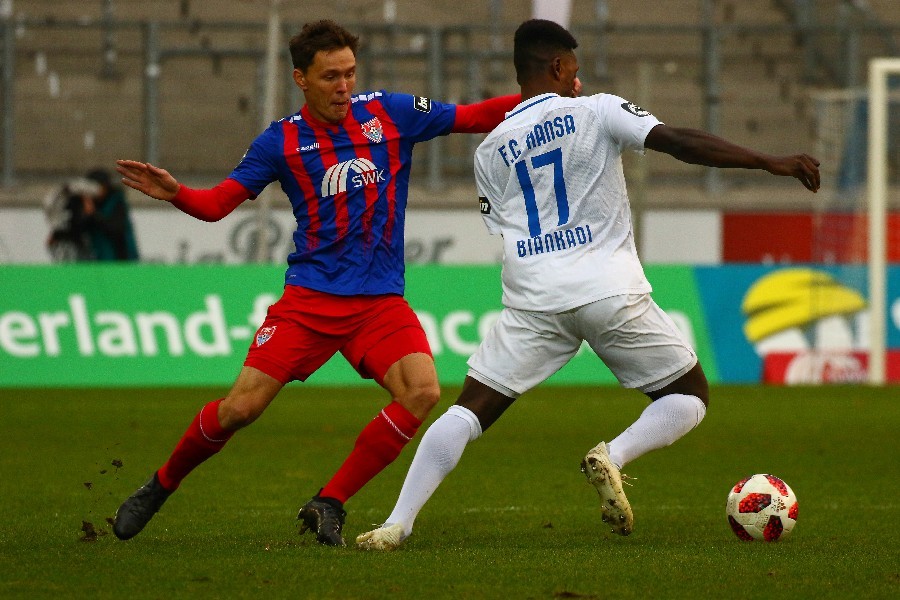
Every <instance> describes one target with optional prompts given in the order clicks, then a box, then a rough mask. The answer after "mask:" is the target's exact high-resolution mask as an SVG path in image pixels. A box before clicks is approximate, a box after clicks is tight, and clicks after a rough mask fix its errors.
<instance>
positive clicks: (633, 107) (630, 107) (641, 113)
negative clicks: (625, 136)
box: [622, 102, 650, 117]
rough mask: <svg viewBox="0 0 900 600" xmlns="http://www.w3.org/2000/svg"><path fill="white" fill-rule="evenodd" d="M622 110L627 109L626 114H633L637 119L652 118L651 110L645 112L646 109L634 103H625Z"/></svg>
mask: <svg viewBox="0 0 900 600" xmlns="http://www.w3.org/2000/svg"><path fill="white" fill-rule="evenodd" d="M622 108H623V109H625V111H626V112H630V113H631V114H633V115H634V116H636V117H649V116H650V111H649V110H645V109H643V108H641V107H640V106H638V105H637V104H635V103H634V102H623V103H622Z"/></svg>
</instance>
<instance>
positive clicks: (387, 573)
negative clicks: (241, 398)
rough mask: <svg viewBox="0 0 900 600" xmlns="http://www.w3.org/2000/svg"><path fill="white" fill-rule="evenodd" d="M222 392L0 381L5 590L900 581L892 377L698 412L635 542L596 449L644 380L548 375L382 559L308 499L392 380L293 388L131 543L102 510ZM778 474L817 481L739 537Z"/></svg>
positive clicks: (557, 594) (728, 586) (650, 470)
mask: <svg viewBox="0 0 900 600" xmlns="http://www.w3.org/2000/svg"><path fill="white" fill-rule="evenodd" d="M456 391H457V390H455V389H453V388H448V389H447V390H445V394H444V398H443V401H442V402H441V404H440V405H439V406H438V407H437V408H436V409H435V411H434V414H433V417H437V416H438V415H440V414H442V413H443V412H444V410H446V408H447V406H448V405H449V404H451V403H452V401H453V399H454V398H455V393H456ZM223 393H224V390H218V389H177V390H104V391H98V390H9V389H7V390H0V411H2V412H0V422H2V434H0V464H2V479H3V484H2V489H3V494H2V499H0V520H2V525H0V598H59V597H75V598H78V597H90V598H129V599H137V598H200V597H204V598H341V599H342V598H389V597H390V598H426V597H427V598H431V599H434V598H680V597H684V598H688V597H690V598H817V599H818V598H841V599H845V598H898V597H900V551H898V548H900V500H898V495H900V483H898V479H900V463H898V459H900V452H898V450H900V441H898V433H900V393H898V391H897V390H896V389H893V388H884V389H872V388H866V387H849V386H848V387H819V388H775V387H771V388H767V387H758V386H748V387H717V388H714V389H713V391H712V406H711V408H710V410H709V413H708V414H707V417H706V420H705V421H704V422H703V423H702V424H701V425H700V427H699V428H697V429H696V430H695V431H693V432H691V433H690V434H689V435H688V436H687V437H685V438H683V439H682V440H680V441H679V442H678V443H676V444H675V445H673V446H672V447H670V448H666V449H663V450H659V451H656V452H654V453H651V454H648V455H646V456H644V457H642V458H640V459H638V460H637V461H635V462H633V463H632V464H630V465H628V466H627V467H626V468H625V472H626V473H628V474H629V475H631V476H633V477H637V481H636V482H635V485H634V487H632V488H628V490H627V491H628V493H629V497H630V499H631V503H632V506H633V508H634V513H635V531H634V533H633V534H632V535H631V536H630V537H627V538H619V537H616V536H613V535H611V534H610V533H608V528H606V527H605V526H604V525H603V523H601V521H600V511H599V507H598V505H597V497H596V493H595V492H594V490H593V488H591V487H590V486H589V485H588V483H587V482H586V480H585V478H584V476H583V475H582V474H581V473H580V472H579V463H580V461H581V459H582V457H583V455H584V454H585V452H586V451H587V450H588V449H590V448H591V447H592V446H593V445H594V444H595V443H596V442H598V441H600V440H608V439H611V438H612V437H613V436H614V435H615V434H617V433H618V432H619V431H621V430H622V429H623V428H624V427H626V426H627V425H628V424H629V423H631V422H632V421H633V420H634V419H635V418H636V417H637V415H638V414H639V413H640V411H641V410H642V408H643V406H644V404H645V403H644V400H643V397H642V396H641V395H640V394H638V393H637V392H633V391H625V390H619V389H615V388H611V387H600V388H593V389H589V388H560V387H543V388H539V389H538V390H535V391H533V392H530V393H528V394H526V395H525V396H523V397H522V398H521V399H520V400H519V401H518V402H517V403H516V405H514V406H513V407H512V408H511V409H510V410H509V411H508V413H507V414H506V415H505V416H504V417H503V418H502V419H501V420H500V421H499V422H498V423H497V424H496V425H495V426H494V427H493V428H492V429H491V430H489V431H488V432H487V433H486V435H485V436H484V437H483V438H481V439H480V440H478V441H477V442H475V443H474V444H472V445H470V446H469V448H468V451H467V452H466V454H465V455H464V456H463V459H462V461H461V463H460V465H459V466H458V467H457V469H456V470H455V471H454V472H453V473H452V474H451V475H450V477H448V479H447V480H446V481H445V482H444V485H443V486H442V487H441V488H440V489H439V490H438V491H437V493H436V494H435V495H434V497H433V498H432V500H431V502H430V503H429V504H427V505H426V506H425V509H424V510H423V511H422V513H421V514H420V516H419V519H418V521H417V523H416V529H415V533H414V534H413V536H412V537H411V538H410V539H409V540H408V542H407V544H406V545H405V546H403V547H402V548H401V549H399V550H398V551H396V552H393V553H386V554H377V553H366V552H362V551H358V550H356V549H355V548H353V547H347V548H325V547H320V546H318V545H316V544H315V542H314V539H313V537H312V536H310V535H306V536H302V537H301V536H299V535H298V534H297V529H296V521H295V516H296V512H297V509H298V508H299V507H300V506H301V505H302V504H303V502H305V500H306V499H307V498H308V497H309V496H310V495H311V494H312V493H314V492H315V491H316V490H318V489H319V487H321V486H322V485H323V484H324V482H325V480H326V479H327V478H328V476H329V475H330V474H331V473H332V472H333V471H334V470H335V469H336V468H337V467H338V465H339V463H340V461H341V460H342V459H343V457H344V456H345V455H346V454H347V452H348V451H349V449H350V447H351V446H352V444H353V440H354V439H355V437H356V434H357V433H358V431H359V430H360V429H361V428H362V427H363V426H364V425H365V423H366V422H367V421H369V420H370V419H371V418H372V417H373V416H374V415H375V414H376V413H377V411H378V410H379V409H380V408H381V406H382V405H383V404H384V403H385V401H386V397H385V395H384V393H383V392H382V391H381V390H379V389H377V388H359V389H339V390H331V389H325V388H314V387H310V386H303V385H296V386H290V387H289V388H288V389H286V390H285V391H284V392H283V393H282V395H281V396H279V398H278V399H277V400H276V401H275V402H274V403H273V405H272V406H271V407H270V409H269V410H268V411H267V413H266V414H265V415H264V416H263V417H262V418H261V419H260V420H259V421H258V422H257V423H255V424H254V425H253V426H251V427H250V428H248V429H246V430H245V431H243V432H241V433H240V434H238V435H237V436H235V438H234V439H233V440H232V441H231V442H230V443H229V445H228V446H227V447H226V449H225V450H224V451H223V452H222V453H221V454H220V455H218V456H216V457H214V458H213V459H212V460H210V461H209V462H208V463H206V464H204V465H203V466H201V467H200V468H199V469H198V470H197V471H195V472H194V473H193V474H192V475H191V476H190V477H189V478H188V479H186V480H185V482H184V484H183V485H182V487H181V489H180V490H179V491H178V493H176V494H175V495H174V496H172V498H170V499H169V501H168V503H167V504H166V505H165V506H164V507H163V509H162V511H161V512H160V513H159V514H158V515H157V516H156V518H155V519H154V520H153V521H151V523H150V524H149V525H148V527H147V529H146V530H144V532H143V533H142V534H141V535H139V536H138V537H136V538H135V539H133V540H131V541H129V542H120V541H118V540H116V539H115V538H114V536H113V535H112V534H111V533H110V527H109V525H108V524H107V523H106V521H105V519H106V518H108V517H111V516H112V515H113V514H114V512H115V510H116V508H117V507H118V505H119V503H120V502H121V501H122V500H123V499H124V498H125V497H126V496H127V495H128V494H130V493H131V492H132V491H133V490H134V489H135V488H136V487H137V486H138V485H140V484H141V483H143V482H144V480H145V479H146V478H147V477H148V476H149V474H150V473H151V472H152V471H153V469H155V468H156V467H158V466H159V465H160V464H161V463H162V461H163V460H164V459H165V458H166V457H167V456H168V453H169V451H170V450H171V448H172V447H173V445H174V444H175V442H176V441H177V440H178V438H179V437H180V435H181V433H182V431H183V430H184V428H185V427H186V426H187V424H188V422H189V421H190V419H192V418H193V416H194V415H195V414H196V411H197V410H198V408H199V407H200V406H201V405H202V404H203V403H205V402H207V401H208V400H211V399H213V398H215V397H217V396H220V395H222V394H223ZM423 430H424V429H423ZM417 441H418V440H416V442H414V443H413V444H411V446H410V447H408V448H407V449H406V450H405V451H404V453H403V454H402V455H401V457H400V459H399V460H398V462H397V463H395V464H394V465H392V466H391V467H389V468H388V469H387V470H385V472H383V473H382V474H381V475H379V476H378V477H377V478H375V480H373V481H372V482H371V483H370V484H369V485H368V486H367V487H366V488H365V489H363V490H362V491H361V492H360V493H359V494H357V496H356V497H354V498H352V499H351V500H350V501H349V502H348V504H347V509H348V512H349V516H348V520H347V524H346V526H345V535H346V537H347V539H348V540H352V539H353V538H354V537H355V536H356V535H357V534H359V533H361V532H363V531H367V530H368V529H370V528H371V526H372V525H373V524H375V523H379V522H380V521H381V520H383V519H384V518H385V517H386V516H387V515H388V514H389V512H390V509H391V508H392V507H393V503H394V500H395V499H396V497H397V493H398V492H399V489H400V484H401V483H402V480H403V477H404V476H405V474H406V469H407V467H408V465H409V462H410V461H411V460H412V456H413V453H414V450H415V445H416V443H417ZM758 472H763V473H774V474H776V475H778V476H780V477H782V478H783V479H785V481H787V482H788V483H789V484H790V485H791V487H792V488H793V489H794V491H795V492H796V494H797V496H798V499H799V503H800V517H799V521H798V524H797V527H796V528H795V530H794V532H793V534H792V535H791V537H789V538H788V539H787V540H785V541H783V542H779V543H775V544H766V543H760V542H752V543H747V542H741V541H739V540H738V539H737V538H736V537H735V536H734V535H733V534H732V533H731V531H730V529H729V527H728V524H727V521H726V519H725V516H724V505H725V498H726V495H727V493H728V491H729V488H730V487H731V486H732V485H733V484H734V483H735V482H736V481H737V480H739V479H740V478H741V477H743V476H746V475H749V474H751V473H758ZM83 522H88V523H92V524H93V525H94V528H95V530H96V531H97V534H98V535H97V537H96V538H95V539H94V540H93V541H88V540H86V539H85V538H88V537H90V536H87V535H86V534H85V533H84V532H83V531H82V523H83Z"/></svg>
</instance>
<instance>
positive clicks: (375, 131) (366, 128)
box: [360, 117, 384, 144]
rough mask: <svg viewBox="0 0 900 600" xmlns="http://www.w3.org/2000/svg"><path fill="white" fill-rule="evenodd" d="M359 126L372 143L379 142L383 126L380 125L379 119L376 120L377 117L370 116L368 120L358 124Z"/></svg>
mask: <svg viewBox="0 0 900 600" xmlns="http://www.w3.org/2000/svg"><path fill="white" fill-rule="evenodd" d="M360 127H362V132H363V135H364V136H366V137H367V138H369V140H371V141H372V143H374V144H377V143H379V142H380V141H381V138H383V137H384V128H383V127H382V126H381V121H379V120H378V117H372V118H371V119H370V120H368V121H366V122H365V123H363V124H362V125H360Z"/></svg>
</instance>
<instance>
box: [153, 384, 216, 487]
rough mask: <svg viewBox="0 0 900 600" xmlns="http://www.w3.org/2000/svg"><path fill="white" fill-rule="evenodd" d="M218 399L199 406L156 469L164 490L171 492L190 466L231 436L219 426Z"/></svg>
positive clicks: (201, 460) (189, 469)
mask: <svg viewBox="0 0 900 600" xmlns="http://www.w3.org/2000/svg"><path fill="white" fill-rule="evenodd" d="M222 400H223V399H222V398H220V399H219V400H213V401H212V402H210V403H209V404H207V405H206V406H204V407H203V408H202V409H200V412H199V413H197V416H196V417H194V420H193V422H191V424H190V426H189V427H188V428H187V431H185V432H184V435H183V436H182V437H181V441H179V442H178V445H177V446H175V450H173V451H172V456H170V457H169V460H168V461H166V464H164V465H163V466H162V467H161V468H160V469H159V471H157V473H156V475H157V477H159V482H160V483H161V484H162V486H163V487H164V488H166V489H167V490H169V491H175V490H176V489H177V488H178V486H179V485H181V480H182V479H184V478H185V477H187V474H188V473H190V472H191V471H193V470H194V467H196V466H197V465H199V464H200V463H202V462H203V461H205V460H206V459H207V458H209V457H210V456H212V455H213V454H215V453H217V452H218V451H219V450H221V449H222V447H223V446H224V445H225V442H227V441H228V440H229V439H231V436H232V435H234V432H233V431H225V430H224V429H222V426H221V425H219V414H218V413H219V404H220V403H221V402H222Z"/></svg>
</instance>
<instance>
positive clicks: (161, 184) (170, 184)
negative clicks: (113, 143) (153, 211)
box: [116, 160, 179, 202]
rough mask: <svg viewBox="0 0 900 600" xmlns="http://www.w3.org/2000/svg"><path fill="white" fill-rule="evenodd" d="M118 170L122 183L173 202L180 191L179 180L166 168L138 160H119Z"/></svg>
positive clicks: (151, 195) (153, 196)
mask: <svg viewBox="0 0 900 600" xmlns="http://www.w3.org/2000/svg"><path fill="white" fill-rule="evenodd" d="M116 171H118V173H119V175H121V176H122V183H123V184H124V185H127V186H128V187H130V188H132V189H135V190H137V191H139V192H141V193H143V194H146V195H148V196H150V197H151V198H156V199H157V200H165V201H166V202H171V201H172V199H173V198H175V194H177V193H178V187H179V184H178V181H177V180H176V179H175V178H174V177H172V175H171V174H170V173H169V172H168V171H166V170H165V169H160V168H159V167H154V166H153V165H151V164H150V163H144V162H138V161H136V160H117V161H116Z"/></svg>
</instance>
